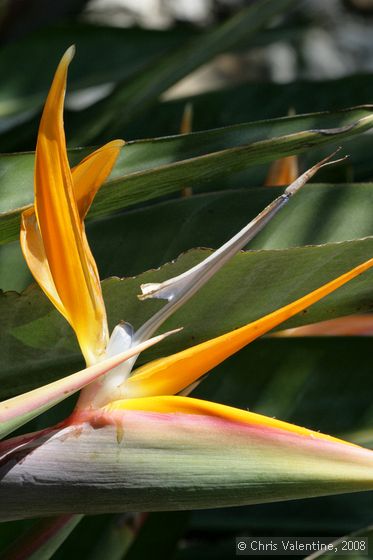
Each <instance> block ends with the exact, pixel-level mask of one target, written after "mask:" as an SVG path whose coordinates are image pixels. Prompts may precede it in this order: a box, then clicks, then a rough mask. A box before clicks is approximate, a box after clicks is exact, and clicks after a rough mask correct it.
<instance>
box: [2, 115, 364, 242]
mask: <svg viewBox="0 0 373 560" xmlns="http://www.w3.org/2000/svg"><path fill="white" fill-rule="evenodd" d="M372 126H373V114H372V110H371V109H369V108H364V107H361V108H355V109H350V110H346V111H341V112H336V113H325V114H314V115H312V114H311V115H307V116H304V117H289V118H285V119H277V120H274V121H263V122H257V123H246V124H242V125H238V126H233V127H228V128H223V129H217V130H210V131H206V132H201V133H194V134H188V135H181V136H175V137H170V138H159V139H154V140H143V141H138V142H130V143H128V144H127V146H125V147H124V148H123V150H122V152H121V155H120V158H119V161H118V164H117V166H116V168H115V170H114V172H113V174H112V176H111V179H110V180H109V181H108V182H107V183H106V184H105V185H104V186H103V187H102V189H101V190H100V191H99V193H98V195H97V197H96V199H95V202H94V204H93V206H92V210H91V212H90V217H91V218H92V217H95V216H101V215H105V214H108V213H109V212H112V211H114V210H117V209H119V208H124V207H127V206H130V205H133V204H137V203H139V202H142V201H144V200H150V199H154V198H157V197H160V196H163V195H165V194H168V193H171V192H175V191H179V190H180V189H181V188H182V187H184V186H185V185H186V184H187V185H190V186H192V185H195V184H197V185H198V184H202V183H204V182H206V181H211V180H212V179H215V180H216V179H219V180H220V179H221V178H222V177H224V176H231V175H232V174H234V173H236V172H237V173H238V172H239V171H242V170H244V169H247V168H248V167H250V166H253V165H257V164H258V163H265V162H268V161H272V160H274V159H277V158H279V157H281V156H284V155H288V154H292V153H302V152H304V151H306V150H307V151H309V150H310V148H312V147H314V146H318V145H322V144H328V143H330V142H335V141H337V140H338V141H339V142H341V141H342V140H343V139H344V138H349V137H351V136H354V135H356V134H359V133H361V132H363V131H364V130H367V129H369V128H371V127H372ZM86 153H87V152H86V151H79V150H76V151H73V152H72V153H71V156H72V161H73V162H76V160H77V159H78V158H80V159H81V158H82V157H83V156H84V155H86ZM0 176H1V184H0V195H1V203H0V243H5V242H8V241H12V240H14V239H15V238H16V237H17V236H18V232H19V219H20V212H21V210H22V209H23V208H25V207H27V206H28V205H30V204H31V203H32V201H33V186H32V185H33V154H32V153H28V154H18V155H17V154H14V155H8V156H2V157H0ZM14 185H17V189H15V188H14Z"/></svg>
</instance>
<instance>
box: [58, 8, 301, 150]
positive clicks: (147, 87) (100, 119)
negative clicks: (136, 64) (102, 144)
mask: <svg viewBox="0 0 373 560" xmlns="http://www.w3.org/2000/svg"><path fill="white" fill-rule="evenodd" d="M293 4H295V2H294V1H293V0H277V2H275V3H273V2H271V0H258V1H257V2H255V3H254V4H251V5H250V6H248V7H247V8H245V9H243V10H241V11H240V12H238V13H237V14H236V15H235V16H233V17H232V18H231V19H229V20H228V21H226V22H224V23H223V24H222V25H220V26H218V27H217V28H216V29H213V30H212V31H208V32H206V33H204V34H202V35H201V36H200V37H197V38H196V39H194V41H191V42H190V43H189V44H187V45H186V46H184V45H182V46H181V48H180V49H177V50H174V51H173V52H172V53H170V55H169V56H166V57H164V58H163V59H162V60H161V61H160V62H159V63H158V64H154V65H152V67H151V68H150V69H149V70H148V71H146V72H143V73H142V74H141V75H140V76H139V77H138V78H137V79H134V80H132V81H131V82H130V83H129V84H126V83H124V84H121V85H119V86H118V87H117V88H116V90H115V91H114V92H113V93H112V94H111V95H109V96H108V97H107V98H106V99H105V100H103V101H102V102H99V103H96V104H95V105H94V106H92V107H89V108H88V109H87V110H86V111H83V113H81V114H80V116H79V123H80V126H79V129H78V128H77V126H74V123H72V130H71V132H72V136H73V142H74V144H75V145H82V144H87V143H89V142H92V141H97V140H98V139H99V140H100V141H102V139H103V137H104V138H105V137H106V136H112V135H113V134H114V135H116V134H118V130H123V127H124V126H125V125H126V124H127V122H129V121H130V120H131V119H133V118H134V116H135V115H136V114H139V113H141V112H142V111H144V109H145V108H146V107H147V106H149V105H151V104H153V103H155V102H156V100H157V98H158V97H159V96H160V94H161V93H163V92H164V91H166V90H167V89H168V88H169V87H170V86H172V85H173V84H175V83H176V82H178V81H179V80H181V79H182V78H184V77H185V76H187V75H188V74H190V73H191V72H193V71H194V70H196V69H197V68H199V67H200V66H202V64H205V63H206V62H208V61H209V60H211V59H212V58H213V57H215V56H217V55H218V54H220V53H222V52H225V51H227V50H230V49H232V48H233V47H234V46H236V45H239V44H240V43H241V42H242V40H243V39H244V40H245V41H247V40H248V39H249V38H250V37H254V36H255V35H256V34H258V33H259V32H260V31H261V30H262V29H263V28H265V27H266V26H267V25H268V23H269V22H270V21H271V20H272V19H273V18H274V17H275V16H277V15H279V14H281V13H283V12H285V11H286V10H287V9H289V7H291V6H292V5H293ZM68 136H69V137H70V138H71V136H70V135H69V134H68Z"/></svg>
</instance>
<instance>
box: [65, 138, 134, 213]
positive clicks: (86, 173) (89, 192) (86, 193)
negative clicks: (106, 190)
mask: <svg viewBox="0 0 373 560" xmlns="http://www.w3.org/2000/svg"><path fill="white" fill-rule="evenodd" d="M123 146H124V141H123V140H112V141H111V142H108V143H107V144H105V146H102V148H99V149H98V150H96V151H95V152H93V153H92V154H90V155H89V156H87V157H86V158H84V159H83V160H82V161H81V162H80V163H79V165H77V166H76V167H74V168H73V169H72V170H71V173H72V178H73V184H74V195H75V200H76V203H77V205H78V211H79V215H80V219H81V220H84V218H85V216H86V214H87V212H88V210H89V208H90V206H91V204H92V201H93V199H94V197H95V195H96V193H97V191H98V189H99V188H100V187H101V185H102V183H103V182H104V181H105V180H106V179H107V178H108V176H109V175H110V173H111V171H112V169H113V167H114V165H115V162H116V160H117V158H118V156H119V154H120V150H121V148H122V147H123Z"/></svg>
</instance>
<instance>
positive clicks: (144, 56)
mask: <svg viewBox="0 0 373 560" xmlns="http://www.w3.org/2000/svg"><path fill="white" fill-rule="evenodd" d="M194 34H195V33H194V32H192V31H190V30H188V29H173V30H166V31H154V30H150V29H135V28H134V29H121V28H119V27H117V28H113V27H106V26H105V27H100V26H96V25H87V24H76V23H75V24H74V23H73V24H71V23H69V24H68V25H67V24H65V25H57V26H52V27H47V28H43V29H42V30H39V31H37V32H34V33H32V34H31V35H28V36H27V37H26V38H25V39H22V40H20V41H17V42H13V43H10V44H8V45H6V46H5V47H3V48H2V49H1V52H0V70H1V74H2V76H4V81H3V84H2V88H1V92H0V117H2V118H4V117H9V116H11V115H14V114H17V113H20V112H23V111H29V110H30V109H32V110H33V109H39V108H41V106H42V104H43V103H44V100H45V97H46V95H47V93H48V89H49V87H50V83H51V80H52V77H53V73H54V71H55V68H56V66H57V64H58V61H59V59H60V58H61V56H62V54H63V52H64V51H65V50H66V49H67V47H69V46H70V45H72V44H76V47H77V50H78V56H77V57H76V59H75V61H74V64H73V65H72V66H71V71H70V72H69V92H75V91H77V90H82V89H85V88H89V87H93V86H100V85H101V86H102V85H106V84H110V83H116V82H118V81H122V80H126V79H129V78H132V77H133V76H134V75H135V74H136V73H138V72H140V71H142V70H143V69H144V68H146V67H147V66H148V65H150V64H154V61H155V60H157V59H158V58H159V57H160V56H161V55H164V54H166V53H168V52H169V51H170V50H172V49H174V48H175V47H177V46H179V45H180V43H182V42H183V40H184V41H186V40H188V39H190V37H191V36H193V35H194ZM46 44H47V45H48V49H46V48H45V45H46ZM31 60H32V65H31V66H30V61H31Z"/></svg>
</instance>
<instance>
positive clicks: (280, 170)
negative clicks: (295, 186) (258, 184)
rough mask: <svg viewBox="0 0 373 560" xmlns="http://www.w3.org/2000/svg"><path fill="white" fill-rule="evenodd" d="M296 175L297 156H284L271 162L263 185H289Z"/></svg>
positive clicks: (297, 172) (297, 173)
mask: <svg viewBox="0 0 373 560" xmlns="http://www.w3.org/2000/svg"><path fill="white" fill-rule="evenodd" d="M298 175H299V171H298V157H297V156H288V157H284V158H281V159H278V160H277V161H274V162H273V163H272V165H271V167H270V168H269V171H268V175H267V178H266V180H265V183H264V185H265V186H266V187H282V186H284V185H290V183H292V182H293V181H295V179H296V178H297V177H298Z"/></svg>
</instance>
